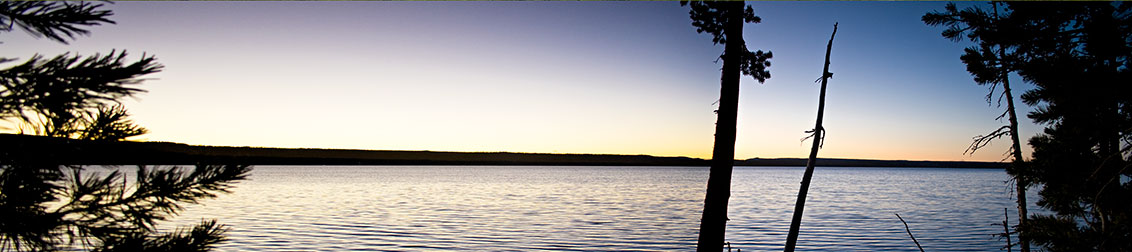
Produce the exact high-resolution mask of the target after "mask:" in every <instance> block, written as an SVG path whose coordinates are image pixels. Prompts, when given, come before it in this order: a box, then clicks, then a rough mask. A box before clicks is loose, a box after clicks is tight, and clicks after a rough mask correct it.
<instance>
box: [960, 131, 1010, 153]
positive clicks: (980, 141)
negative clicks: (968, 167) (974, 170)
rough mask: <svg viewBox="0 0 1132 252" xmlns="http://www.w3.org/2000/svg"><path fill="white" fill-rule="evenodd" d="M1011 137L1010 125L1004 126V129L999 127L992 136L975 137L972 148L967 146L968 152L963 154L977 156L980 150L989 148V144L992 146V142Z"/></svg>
mask: <svg viewBox="0 0 1132 252" xmlns="http://www.w3.org/2000/svg"><path fill="white" fill-rule="evenodd" d="M1009 135H1010V125H1003V126H1002V127H999V128H998V129H996V130H994V131H992V132H991V133H990V134H986V135H978V136H975V137H973V139H974V141H973V142H971V145H970V146H967V150H965V151H963V154H964V155H966V154H968V153H970V154H975V151H978V150H979V149H982V148H983V147H985V146H987V144H990V142H991V141H993V140H995V139H998V138H1000V137H1003V136H1009ZM1012 148H1013V147H1012Z"/></svg>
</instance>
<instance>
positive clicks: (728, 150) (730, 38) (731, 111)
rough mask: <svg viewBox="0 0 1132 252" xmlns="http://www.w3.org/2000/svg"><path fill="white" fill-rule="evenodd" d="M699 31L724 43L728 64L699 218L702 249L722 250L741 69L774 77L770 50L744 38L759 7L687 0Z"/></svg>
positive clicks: (762, 78)
mask: <svg viewBox="0 0 1132 252" xmlns="http://www.w3.org/2000/svg"><path fill="white" fill-rule="evenodd" d="M680 5H681V6H685V5H687V6H690V7H691V11H689V14H690V15H691V18H692V26H695V27H696V32H698V33H704V32H707V33H709V34H711V35H712V42H713V43H715V44H723V45H724V51H723V54H722V55H721V56H720V57H721V58H723V70H722V71H721V72H722V73H721V77H720V86H721V87H720V91H719V93H720V97H719V110H717V116H718V119H717V121H716V124H715V147H714V149H713V151H712V158H711V171H710V174H709V175H708V184H707V195H706V197H705V199H704V212H703V217H702V219H701V220H700V236H699V241H698V243H697V246H696V250H697V251H720V250H723V245H724V234H725V231H726V228H727V201H728V199H729V198H730V197H731V170H732V168H733V166H734V165H735V127H736V126H735V121H736V117H737V115H738V109H739V78H740V74H744V75H749V76H751V77H753V78H754V79H755V80H758V81H759V83H762V82H764V81H766V79H769V78H770V72H769V71H767V69H766V68H767V67H770V61H769V59H770V58H771V57H773V55H772V54H771V52H766V53H763V52H762V51H761V50H760V51H757V52H752V51H749V50H747V45H746V43H745V42H744V41H743V24H744V23H759V22H761V21H762V19H760V18H759V17H758V16H755V11H754V9H753V8H751V7H750V6H747V5H746V3H744V2H742V1H720V2H701V1H697V2H687V1H681V2H680Z"/></svg>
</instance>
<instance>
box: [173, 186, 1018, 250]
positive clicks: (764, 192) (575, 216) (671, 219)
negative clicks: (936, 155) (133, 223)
mask: <svg viewBox="0 0 1132 252" xmlns="http://www.w3.org/2000/svg"><path fill="white" fill-rule="evenodd" d="M803 170H804V168H802V167H737V168H736V169H735V172H734V176H733V177H732V178H733V179H732V196H731V203H730V206H729V207H728V210H729V215H728V217H729V218H730V221H729V223H728V226H727V241H729V242H730V243H731V247H732V248H734V249H742V250H743V251H773V250H781V249H782V246H783V244H784V243H785V240H786V232H787V229H788V227H789V225H790V218H791V214H792V211H793V208H794V201H795V200H796V197H797V196H796V195H797V192H798V186H799V181H801V177H802V172H803ZM707 177H708V169H707V168H706V167H571V166H551V167H544V166H257V167H255V170H254V171H253V172H252V174H251V176H250V177H249V178H250V180H247V181H243V182H241V183H240V184H238V186H237V188H236V189H235V190H234V192H233V193H232V194H226V195H221V196H220V197H219V198H215V199H209V200H204V201H203V202H202V203H203V204H201V205H192V206H189V207H187V208H186V210H185V212H183V214H182V215H181V216H179V217H177V218H175V219H172V220H170V221H169V222H166V223H164V224H162V226H161V228H162V229H164V230H172V229H174V228H175V227H176V225H185V224H193V223H199V221H200V220H201V218H216V219H218V220H219V222H220V223H223V224H227V225H228V226H229V227H230V228H231V230H230V231H229V232H228V237H229V238H230V240H229V241H227V242H224V243H222V244H220V245H219V250H220V251H247V250H259V251H310V250H321V251H343V250H360V251H437V250H443V251H453V250H463V251H531V250H553V251H674V250H676V251H687V250H694V249H695V244H696V238H697V232H698V228H699V223H700V221H699V219H700V214H701V210H702V207H703V199H704V189H705V188H706V183H707ZM1008 179H1009V177H1008V176H1007V175H1006V173H1005V172H1004V171H1003V170H1000V169H942V168H839V167H832V168H831V167H818V169H817V170H816V171H815V173H814V179H813V183H812V186H811V188H810V194H809V198H808V200H807V204H806V211H805V218H804V219H803V222H802V229H801V235H800V237H799V242H798V250H799V251H878V250H885V251H918V249H917V248H916V246H915V244H914V243H913V242H912V240H911V239H909V238H908V234H907V233H906V232H905V230H904V225H903V224H902V223H901V222H900V220H898V219H897V218H896V216H895V215H894V214H893V213H899V214H900V215H901V216H903V217H904V219H905V220H906V221H908V225H909V226H910V227H911V229H912V233H913V234H915V236H916V238H917V239H918V240H919V242H920V244H921V245H923V247H924V249H925V250H927V251H997V250H999V248H1000V247H1002V246H1003V245H1004V244H1005V242H1004V241H1002V240H999V239H998V238H997V237H993V236H992V235H991V234H994V233H1000V232H1002V227H1001V226H996V225H993V224H995V223H1001V222H1002V220H1003V217H1004V216H1003V215H1004V213H1003V210H1004V208H1007V209H1009V212H1010V221H1011V223H1012V224H1016V221H1017V220H1016V218H1017V213H1016V212H1015V211H1014V208H1013V206H1014V203H1013V200H1012V198H1011V197H1010V195H1012V191H1011V190H1010V189H1011V187H1012V186H1011V185H1010V184H1007V183H1006V182H1005V181H1007V180H1008ZM1029 200H1030V201H1029V202H1031V204H1033V202H1036V200H1037V199H1036V198H1035V197H1034V196H1033V195H1031V197H1030V199H1029ZM1034 208H1035V207H1031V209H1034ZM1014 241H1016V240H1014Z"/></svg>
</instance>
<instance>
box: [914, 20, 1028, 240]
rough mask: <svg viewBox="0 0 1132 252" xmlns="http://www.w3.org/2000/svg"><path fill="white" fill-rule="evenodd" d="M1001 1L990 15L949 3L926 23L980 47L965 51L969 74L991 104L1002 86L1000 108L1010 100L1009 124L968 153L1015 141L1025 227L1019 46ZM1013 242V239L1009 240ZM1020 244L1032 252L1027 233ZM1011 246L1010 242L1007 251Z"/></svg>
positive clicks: (1015, 172)
mask: <svg viewBox="0 0 1132 252" xmlns="http://www.w3.org/2000/svg"><path fill="white" fill-rule="evenodd" d="M998 5H999V3H997V2H992V3H991V11H990V12H986V11H984V10H983V9H981V8H976V7H971V8H966V9H964V10H962V11H960V10H958V8H957V7H956V6H955V4H954V3H948V4H947V6H946V7H945V8H944V9H945V11H944V12H930V13H927V14H925V15H924V16H923V18H922V20H923V21H924V23H926V24H928V25H935V26H947V29H946V30H944V31H943V33H942V35H943V36H944V37H945V38H948V39H950V40H952V41H956V42H958V41H961V40H962V38H963V37H966V38H967V39H968V40H970V41H971V42H975V43H976V46H971V47H968V48H965V49H964V50H963V51H964V54H963V56H960V57H959V59H960V60H962V61H963V63H964V64H966V65H967V72H969V73H971V75H972V76H973V77H974V80H975V83H977V84H979V85H989V86H990V87H989V91H990V92H988V93H987V96H986V100H987V103H988V104H991V103H992V101H993V99H994V95H995V93H998V86H999V85H1000V84H1001V85H1002V91H1001V93H999V96H998V106H999V107H1001V106H1002V100H1003V98H1006V110H1005V111H1003V112H1002V114H1001V115H999V116H998V118H995V120H1001V119H1002V118H1003V117H1007V120H1008V122H1009V123H1008V124H1006V125H1003V126H1002V127H999V128H998V129H995V130H994V131H991V133H989V134H986V135H978V136H975V137H974V141H972V143H971V145H970V146H968V147H967V150H966V151H964V154H966V153H972V154H974V152H975V151H978V150H979V149H981V148H983V147H985V146H986V145H987V144H990V142H991V141H993V140H995V139H998V138H1001V137H1004V136H1009V137H1010V140H1011V145H1010V149H1009V150H1007V153H1008V154H1009V155H1010V157H1011V158H1013V162H1011V166H1010V167H1008V168H1007V169H1006V171H1007V173H1008V174H1010V175H1011V176H1013V177H1014V181H1015V192H1016V193H1017V195H1016V200H1017V203H1018V217H1019V218H1018V223H1019V225H1020V226H1021V225H1025V224H1026V220H1027V215H1028V213H1027V209H1026V206H1027V203H1026V189H1027V187H1029V180H1028V179H1026V177H1028V176H1027V175H1026V173H1029V171H1028V170H1027V167H1028V166H1027V165H1026V163H1025V160H1024V159H1023V157H1022V143H1021V140H1020V137H1021V136H1019V135H1018V115H1017V113H1016V112H1015V111H1016V110H1015V106H1014V94H1013V92H1012V91H1011V89H1010V78H1009V76H1010V73H1011V72H1014V71H1016V69H1015V67H1016V66H1017V64H1015V62H1017V61H1018V59H1017V45H1016V44H1010V43H1009V42H1008V41H1006V40H1008V39H1011V38H1010V37H1003V36H1002V35H1003V34H1008V33H1009V29H1010V28H1009V27H1005V25H1008V24H1007V22H1008V21H1006V20H1004V18H1003V17H1002V16H1001V15H999V12H998ZM1008 240H1009V239H1008ZM1018 243H1019V245H1020V247H1021V251H1022V252H1029V251H1030V243H1029V240H1028V239H1027V237H1025V235H1024V234H1020V235H1019V242H1018ZM1010 246H1011V244H1010V242H1009V241H1008V242H1007V248H1008V249H1009V248H1010Z"/></svg>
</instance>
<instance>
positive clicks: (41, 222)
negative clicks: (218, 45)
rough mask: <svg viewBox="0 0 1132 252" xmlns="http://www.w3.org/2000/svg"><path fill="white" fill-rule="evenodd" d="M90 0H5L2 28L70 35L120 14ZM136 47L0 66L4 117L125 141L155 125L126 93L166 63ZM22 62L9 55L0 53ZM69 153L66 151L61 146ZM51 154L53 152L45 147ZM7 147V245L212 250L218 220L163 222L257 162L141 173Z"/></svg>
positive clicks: (2, 182)
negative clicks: (181, 225) (131, 57)
mask: <svg viewBox="0 0 1132 252" xmlns="http://www.w3.org/2000/svg"><path fill="white" fill-rule="evenodd" d="M101 6H102V5H100V4H90V3H86V2H8V1H2V2H0V31H11V30H12V28H13V27H16V26H18V27H20V28H21V29H24V30H25V31H27V32H29V33H31V34H32V35H34V36H37V37H47V38H49V39H51V40H54V41H57V42H62V43H66V39H69V38H74V36H75V35H80V34H86V33H87V31H86V30H85V29H84V28H83V27H84V26H91V25H98V24H101V23H113V22H112V21H110V20H108V19H106V18H107V17H108V16H110V15H111V14H112V13H111V12H110V11H109V10H100V9H99V8H100V7H101ZM125 57H126V53H125V52H124V51H123V52H121V53H115V52H113V51H112V52H111V53H109V54H107V55H105V56H103V55H94V56H91V57H86V58H84V57H81V56H77V55H76V56H71V55H70V54H63V55H59V56H56V57H54V58H51V59H46V60H45V59H44V58H43V57H41V56H39V55H35V56H33V57H32V58H31V59H29V60H28V61H27V62H25V63H22V64H19V65H16V66H13V67H10V68H7V69H4V70H0V88H3V89H0V119H3V120H9V119H12V118H15V119H18V120H20V122H21V123H23V124H22V125H21V127H23V126H30V127H32V128H33V129H32V130H33V131H34V133H37V134H40V135H45V136H52V137H63V138H79V139H86V140H106V141H117V140H123V139H125V138H128V137H131V136H136V135H141V134H144V133H145V132H146V130H145V129H144V128H142V127H140V126H137V125H135V124H134V123H133V122H132V121H130V120H129V119H127V117H128V114H127V113H126V110H125V108H124V107H122V106H121V104H120V102H119V99H121V98H124V97H129V96H133V95H135V94H137V93H140V92H144V91H143V90H141V89H138V88H136V87H135V86H136V85H137V84H140V83H141V82H142V81H143V79H140V78H139V77H140V76H142V75H146V74H150V73H155V72H158V71H160V70H161V68H162V66H161V65H160V64H157V63H156V61H155V59H154V58H153V57H152V56H148V57H147V56H142V58H141V59H140V60H138V61H136V62H134V63H126V61H125ZM9 61H14V59H9V58H4V59H0V62H9ZM59 152H61V153H64V152H65V151H63V150H59ZM43 156H49V155H43ZM57 162H58V161H53V160H35V159H34V158H33V157H28V156H27V155H20V154H19V153H0V216H3V218H0V251H9V250H12V251H55V250H73V249H90V250H94V251H206V250H209V249H210V248H211V247H212V246H213V245H215V244H216V243H218V242H220V241H223V240H224V237H223V233H224V230H225V228H224V227H223V226H222V225H218V224H216V222H215V221H204V222H202V223H201V224H200V225H196V226H194V227H191V228H188V229H181V230H178V231H176V232H173V233H164V234H162V233H159V232H158V231H157V228H156V227H155V225H156V223H157V222H158V221H161V220H165V219H166V218H168V217H170V216H173V215H176V214H177V213H178V212H179V211H180V210H181V209H182V204H186V203H188V204H194V203H198V201H199V200H201V199H206V198H212V197H216V194H217V193H225V192H229V189H230V188H231V187H232V185H233V184H234V183H236V182H238V181H240V180H242V179H244V178H245V177H247V175H248V173H249V172H250V170H251V167H250V166H247V165H198V166H196V167H195V168H194V169H192V170H184V169H181V168H178V167H165V168H149V167H146V166H138V169H137V172H136V174H135V176H134V178H133V180H132V181H131V180H129V179H128V177H127V175H126V174H124V173H122V172H120V171H118V170H113V171H111V172H110V173H109V174H107V175H105V176H102V175H101V174H99V173H98V172H96V171H91V169H92V168H89V167H82V166H76V165H62V164H58V163H57Z"/></svg>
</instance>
